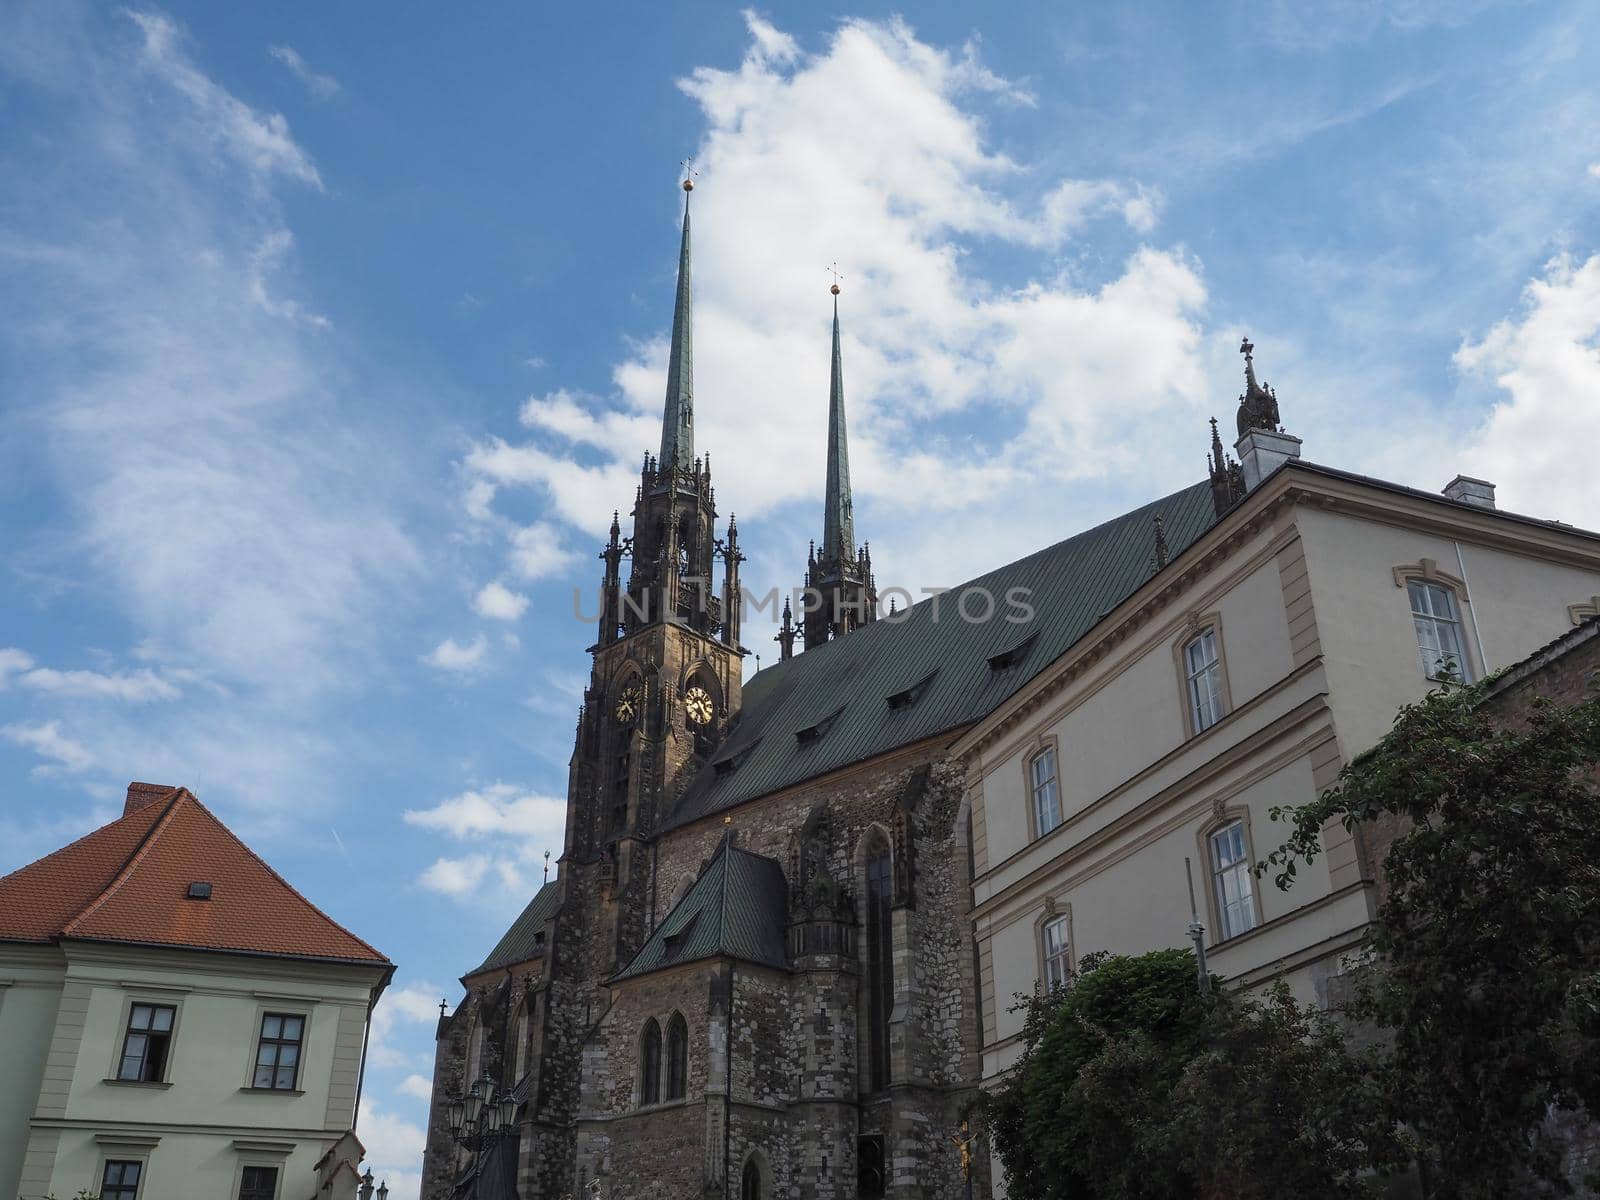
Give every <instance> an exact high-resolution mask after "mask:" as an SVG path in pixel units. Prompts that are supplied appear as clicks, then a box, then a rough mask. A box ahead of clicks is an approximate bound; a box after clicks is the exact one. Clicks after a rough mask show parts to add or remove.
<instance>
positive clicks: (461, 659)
mask: <svg viewBox="0 0 1600 1200" xmlns="http://www.w3.org/2000/svg"><path fill="white" fill-rule="evenodd" d="M488 651H489V639H488V638H487V637H485V636H484V635H483V634H481V633H480V634H478V636H477V637H475V638H473V639H472V640H471V641H470V642H466V643H462V642H458V641H456V640H455V638H445V640H444V641H442V642H440V643H439V644H438V645H437V646H435V647H434V648H433V649H432V650H430V651H428V653H426V654H424V655H423V656H422V661H423V662H425V663H427V664H428V665H429V666H430V667H436V668H438V669H439V670H441V671H451V672H453V673H455V674H457V675H470V674H472V673H474V672H475V671H478V670H479V669H480V668H482V667H483V665H484V657H485V656H486V655H487V654H488Z"/></svg>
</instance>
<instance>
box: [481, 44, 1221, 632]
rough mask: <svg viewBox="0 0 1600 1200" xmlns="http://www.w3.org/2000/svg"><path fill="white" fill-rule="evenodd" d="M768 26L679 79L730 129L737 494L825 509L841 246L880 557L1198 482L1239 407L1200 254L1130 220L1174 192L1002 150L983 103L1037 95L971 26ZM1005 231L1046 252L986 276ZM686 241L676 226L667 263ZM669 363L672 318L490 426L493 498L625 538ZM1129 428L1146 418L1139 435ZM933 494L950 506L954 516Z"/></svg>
mask: <svg viewBox="0 0 1600 1200" xmlns="http://www.w3.org/2000/svg"><path fill="white" fill-rule="evenodd" d="M747 22H748V24H749V26H750V44H749V50H748V53H747V54H746V57H745V59H744V61H743V62H742V63H740V64H739V65H738V67H737V68H735V69H730V70H718V69H713V68H709V67H702V68H699V69H697V70H696V71H695V72H694V73H693V74H692V76H691V77H690V78H689V79H688V80H686V81H684V83H683V84H682V86H683V88H684V90H685V91H686V92H687V93H688V94H689V95H690V96H691V97H692V98H693V99H694V100H695V101H696V102H697V103H698V104H699V105H700V107H701V109H702V111H703V113H704V115H705V119H706V122H707V126H708V131H707V134H706V136H705V139H704V142H703V144H702V145H701V147H700V150H699V152H698V153H697V154H696V156H695V159H696V163H697V165H698V166H699V167H700V168H701V169H702V170H703V172H704V175H703V179H702V186H700V187H698V188H697V189H696V190H695V192H694V194H693V197H692V203H693V206H694V238H695V261H694V271H695V279H694V285H695V384H696V389H695V390H696V411H695V418H696V426H697V429H696V445H697V449H700V450H708V451H711V452H713V453H714V456H715V460H716V461H715V464H714V465H715V471H716V476H715V477H716V480H717V491H718V501H719V504H720V505H721V507H722V513H723V516H724V517H726V515H727V514H728V512H729V511H730V510H733V511H737V513H738V514H739V516H740V518H741V523H742V524H745V525H746V527H747V538H748V537H749V536H750V534H749V533H748V529H749V525H748V522H749V521H750V520H752V519H757V520H759V519H760V518H762V517H764V516H766V515H769V514H771V513H772V512H773V511H774V510H775V509H777V508H778V507H779V506H782V505H788V504H792V503H794V502H796V501H799V502H802V503H805V504H814V503H815V499H816V496H817V494H818V492H819V490H820V487H821V481H822V477H823V454H824V444H825V426H826V421H827V410H826V400H825V398H826V395H827V386H828V354H827V337H828V332H827V331H828V320H829V317H830V315H831V314H830V307H829V304H828V296H827V292H826V288H827V284H828V282H829V281H828V278H827V276H826V274H825V273H824V271H823V265H824V264H826V263H828V262H830V261H832V260H834V259H837V260H838V261H839V262H840V263H841V265H842V266H843V269H844V272H845V276H846V278H845V281H844V288H845V291H844V294H843V296H842V297H841V318H842V322H843V336H844V361H845V381H846V382H845V390H846V394H847V397H848V401H847V402H848V404H849V406H850V438H851V446H850V454H851V474H852V480H853V482H854V485H855V488H856V495H857V513H858V520H859V521H860V522H861V524H860V526H858V533H860V534H862V535H863V536H867V537H870V538H871V539H872V541H873V548H874V552H875V553H874V557H875V564H876V565H879V566H880V568H881V569H880V572H879V574H880V579H884V578H888V577H890V576H891V575H892V576H895V577H897V578H899V579H915V580H917V581H920V582H926V581H931V582H935V583H939V584H946V583H951V582H956V581H958V580H959V579H961V578H964V577H966V574H969V573H972V572H973V571H974V570H976V569H981V568H982V567H984V566H988V565H994V564H997V563H998V562H1001V561H1004V559H1005V558H1006V557H1008V556H1011V555H1013V554H1015V553H1022V552H1025V551H1026V550H1028V549H1032V548H1035V547H1037V546H1038V545H1040V544H1044V543H1047V542H1049V541H1053V540H1055V539H1056V538H1058V537H1060V536H1062V534H1063V533H1064V532H1066V530H1065V529H1064V528H1063V527H1062V524H1061V520H1060V514H1059V512H1058V511H1056V510H1055V509H1054V508H1053V506H1040V505H1038V504H1037V502H1036V498H1037V496H1038V494H1039V491H1040V489H1045V490H1052V489H1053V490H1054V491H1056V492H1057V494H1064V493H1065V492H1066V491H1067V489H1068V488H1069V487H1070V486H1071V485H1073V484H1083V485H1085V486H1086V487H1087V486H1088V484H1089V483H1090V482H1091V481H1096V482H1098V481H1100V480H1105V479H1108V478H1109V479H1111V480H1112V481H1113V482H1112V485H1111V486H1096V487H1095V489H1094V492H1093V495H1092V504H1093V505H1094V506H1095V507H1090V508H1087V509H1085V510H1084V511H1081V512H1080V513H1079V514H1078V517H1077V518H1076V520H1077V521H1078V522H1079V524H1081V523H1082V522H1086V521H1088V520H1092V519H1094V518H1095V517H1097V516H1100V515H1102V514H1105V515H1108V510H1112V509H1113V506H1115V505H1117V504H1118V503H1119V502H1120V501H1121V500H1122V499H1123V498H1124V497H1123V496H1119V495H1118V493H1117V488H1118V487H1124V488H1125V487H1127V486H1131V484H1130V483H1128V482H1127V481H1129V480H1131V479H1132V478H1133V474H1132V473H1129V474H1127V475H1124V476H1120V477H1119V472H1123V471H1124V470H1125V469H1126V468H1128V467H1130V466H1137V467H1138V472H1137V474H1138V476H1139V477H1140V482H1139V489H1140V494H1139V495H1138V496H1136V497H1127V498H1129V499H1144V498H1147V496H1148V494H1149V492H1150V491H1151V490H1154V489H1157V488H1161V487H1164V486H1169V485H1170V486H1174V487H1176V486H1179V485H1181V484H1183V483H1186V482H1192V480H1193V478H1194V476H1195V473H1196V472H1195V467H1194V464H1195V462H1196V461H1197V458H1198V454H1199V453H1201V452H1203V447H1204V444H1205V424H1204V418H1205V417H1206V416H1207V415H1208V414H1209V412H1210V406H1211V405H1214V404H1215V402H1216V401H1215V396H1214V394H1213V393H1212V392H1211V391H1210V389H1209V387H1208V379H1207V374H1206V369H1205V368H1206V362H1207V353H1206V350H1205V347H1203V346H1202V341H1201V333H1200V324H1199V319H1200V316H1201V315H1202V313H1203V311H1204V308H1205V305H1206V301H1207V297H1206V290H1205V287H1204V285H1203V283H1202V281H1201V278H1200V274H1199V269H1198V266H1197V265H1196V264H1195V263H1194V262H1193V261H1191V260H1190V259H1189V258H1188V257H1187V256H1186V255H1185V254H1183V253H1182V252H1180V251H1175V250H1163V249H1160V248H1156V247H1153V246H1144V247H1140V246H1138V245H1137V244H1136V242H1135V241H1134V239H1137V238H1138V237H1141V236H1144V235H1148V234H1150V233H1151V232H1152V231H1153V230H1154V229H1155V227H1156V222H1157V219H1158V216H1159V212H1160V207H1161V203H1162V199H1161V196H1160V194H1159V193H1158V192H1157V191H1156V190H1154V189H1153V188H1151V187H1149V186H1147V185H1144V184H1142V183H1141V182H1140V181H1137V180H1124V179H1103V180H1092V179H1091V180H1080V179H1070V178H1060V177H1055V178H1051V177H1048V176H1047V175H1046V174H1045V172H1043V171H1042V170H1040V169H1039V168H1038V167H1036V166H1035V165H1034V164H1029V163H1022V162H1017V161H1014V160H1013V159H1011V158H1010V157H1008V156H1007V155H1005V154H1003V153H1000V152H999V151H997V150H996V149H994V148H993V147H991V146H990V145H989V144H988V142H987V140H986V136H985V120H984V114H983V112H982V111H981V109H982V106H983V105H992V104H993V103H994V102H996V101H997V100H999V101H1005V102H1017V101H1021V100H1023V99H1024V98H1025V97H1026V91H1025V89H1023V88H1021V87H1019V86H1017V85H1014V84H1011V83H1008V81H1005V80H1002V79H999V78H998V77H997V76H995V75H994V74H993V73H992V72H990V71H988V70H987V68H985V67H984V66H983V64H982V62H981V60H980V58H979V56H978V49H977V47H976V45H974V44H969V45H967V46H963V47H960V48H959V49H956V50H953V51H951V50H944V49H940V48H937V47H934V46H930V45H928V44H926V43H924V42H922V41H921V40H919V39H918V38H917V37H916V35H915V34H914V33H913V32H912V31H911V30H910V28H909V27H908V26H906V25H905V24H904V23H903V22H900V21H893V20H891V21H886V22H872V21H862V20H852V21H846V22H844V23H842V24H841V25H840V26H839V28H838V29H837V31H836V33H835V34H834V36H833V37H832V39H831V40H830V41H829V42H828V44H827V45H826V47H825V48H824V49H823V50H822V51H821V52H820V53H815V54H808V53H806V52H805V51H804V50H801V49H800V48H799V46H798V44H797V43H794V42H793V39H792V38H790V37H789V35H787V34H784V33H782V32H781V31H778V30H777V29H775V28H774V27H773V26H771V25H770V24H769V23H768V22H766V21H764V20H762V19H760V18H756V17H750V16H747ZM1102 232H1104V234H1105V235H1106V236H1105V238H1103V239H1101V238H1100V235H1101V233H1102ZM1089 234H1093V235H1094V236H1095V237H1096V238H1097V239H1099V240H1101V241H1103V242H1105V243H1106V244H1107V245H1115V244H1117V242H1116V241H1115V239H1121V242H1120V244H1121V245H1122V246H1123V249H1122V250H1121V251H1120V253H1121V254H1122V259H1121V262H1120V265H1113V266H1111V267H1110V268H1109V269H1102V270H1103V277H1097V278H1094V279H1092V280H1090V279H1086V278H1080V277H1079V275H1078V268H1077V267H1076V266H1075V264H1076V263H1078V262H1079V261H1080V260H1081V259H1083V258H1084V257H1085V256H1084V255H1083V253H1082V251H1081V250H1080V249H1079V248H1077V247H1076V246H1074V245H1073V244H1071V239H1073V238H1074V237H1076V236H1079V235H1085V236H1087V235H1089ZM989 244H993V245H998V246H1000V247H1002V248H1004V249H1006V250H1016V249H1021V250H1025V251H1027V252H1028V254H1029V256H1030V260H1031V261H1033V262H1035V263H1037V264H1038V266H1037V273H1036V274H1035V275H1034V277H1033V278H1031V279H1028V278H1023V279H1021V280H1018V281H1012V282H1004V283H1003V282H999V281H996V280H992V279H989V278H986V277H985V276H984V275H983V273H982V269H981V265H980V264H981V259H980V252H981V251H982V250H983V249H984V248H985V246H986V245H989ZM674 245H675V244H674V243H673V242H672V240H671V235H670V233H669V232H668V230H667V229H665V228H664V229H663V231H662V258H663V261H664V262H665V263H670V262H671V257H670V255H671V249H672V248H673V247H674ZM1041 251H1043V252H1044V253H1043V254H1041V253H1040V252H1041ZM1057 254H1059V255H1060V257H1059V258H1057V257H1052V256H1054V255H1057ZM1009 257H1015V256H1014V255H1010V256H1009ZM1093 257H1094V258H1095V261H1096V262H1098V261H1100V260H1101V256H1100V255H1096V256H1093ZM1115 261H1116V260H1115V259H1113V262H1115ZM667 272H670V266H668V267H667V268H666V272H664V273H663V278H662V279H661V296H662V298H663V300H664V299H665V297H666V296H668V295H670V286H671V285H670V282H669V276H668V275H667ZM665 371H666V344H665V339H664V338H662V337H656V338H653V339H651V340H649V341H645V342H643V343H640V344H637V345H635V346H634V347H632V348H631V350H630V352H629V353H627V354H626V355H625V356H624V357H623V358H622V359H621V360H620V361H618V362H617V363H616V364H615V366H614V368H613V373H612V376H613V383H614V391H613V393H612V394H610V395H607V396H605V397H603V398H596V397H592V396H585V395H582V394H580V393H578V392H575V391H572V390H570V389H562V388H557V389H555V390H552V391H550V392H548V393H546V394H542V395H539V396H535V397H533V398H531V399H530V400H529V401H528V402H527V403H526V404H525V405H524V406H523V409H522V414H521V417H522V423H523V425H524V427H525V429H526V430H527V436H526V437H525V439H523V440H520V441H516V442H513V441H508V440H505V439H501V438H490V439H486V440H484V441H482V442H481V443H479V444H478V445H476V446H475V447H473V449H472V450H471V452H470V453H469V454H468V455H467V456H466V459H465V461H464V464H463V465H464V467H465V470H466V473H467V475H468V477H469V478H471V479H474V480H478V481H481V482H483V483H485V484H487V485H488V486H489V487H490V488H492V489H493V492H492V493H490V492H488V491H487V490H485V491H482V492H479V493H478V494H477V497H476V499H477V500H478V501H480V502H481V504H483V505H488V506H492V505H495V504H501V503H507V502H508V499H509V494H510V493H513V492H517V491H521V490H524V489H529V490H532V491H533V492H534V493H535V494H537V495H540V496H541V497H542V498H544V499H546V500H547V501H548V503H549V505H550V508H551V512H552V514H553V516H554V517H559V518H560V519H561V520H563V521H565V522H567V523H569V524H571V525H574V526H576V527H578V528H580V529H582V530H584V531H585V532H586V533H587V534H589V535H591V536H604V531H605V528H606V526H607V524H608V523H609V520H610V515H611V512H612V510H613V509H614V508H617V507H619V501H622V502H625V501H626V499H627V497H629V496H630V495H631V494H632V492H633V488H634V486H635V484H636V482H637V478H638V455H639V454H640V453H641V452H643V451H645V450H650V449H653V448H654V446H655V443H656V440H657V438H658V437H659V424H658V422H659V419H660V417H659V414H660V410H661V397H662V394H663V391H664V386H663V385H664V376H665ZM1134 423H1137V424H1138V425H1139V426H1140V428H1142V429H1145V430H1148V431H1150V432H1149V435H1148V436H1145V437H1142V438H1140V439H1138V441H1137V444H1134V443H1133V442H1132V441H1130V439H1129V438H1128V436H1127V431H1128V429H1129V427H1130V425H1131V424H1134ZM1197 446H1198V447H1200V448H1201V450H1200V451H1197V450H1196V447H1197ZM930 505H937V506H940V507H942V508H945V509H946V510H948V511H949V513H950V514H951V515H950V516H949V517H948V518H947V519H945V520H942V521H941V522H940V528H939V530H938V531H937V533H936V534H935V533H933V532H931V531H930V530H929V529H928V527H927V522H926V513H927V509H928V507H929V506H930ZM957 514H959V516H958V515H957ZM1079 524H1075V525H1074V526H1073V527H1079ZM801 536H802V540H800V541H799V543H798V547H797V548H795V552H794V559H795V561H793V562H791V563H789V564H787V566H786V567H784V568H783V570H784V572H785V574H784V575H783V576H782V577H780V578H774V579H771V580H768V579H765V578H758V577H757V575H756V572H758V571H759V570H761V569H763V568H765V567H766V566H767V564H766V563H764V562H762V561H760V559H759V557H758V559H757V561H754V562H752V564H751V566H750V570H749V574H748V576H747V577H748V578H749V580H750V582H751V583H752V584H755V585H760V586H765V585H767V584H769V583H779V582H781V583H784V584H785V585H788V584H792V582H793V579H792V578H790V577H789V575H792V574H798V572H799V570H800V569H801V568H802V567H803V558H804V541H803V537H804V535H803V534H802V535H801ZM749 544H750V545H751V546H752V547H754V548H759V547H758V546H757V543H756V542H755V541H754V540H751V541H750V543H749ZM880 552H881V555H882V557H881V559H880V558H879V554H880ZM538 562H539V559H538V557H537V556H535V558H534V563H535V564H537V563H538ZM939 575H942V576H945V577H944V578H934V576H939ZM952 575H953V578H952V577H950V576H952ZM752 644H754V643H752Z"/></svg>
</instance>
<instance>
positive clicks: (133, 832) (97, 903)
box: [0, 785, 389, 966]
mask: <svg viewBox="0 0 1600 1200" xmlns="http://www.w3.org/2000/svg"><path fill="white" fill-rule="evenodd" d="M140 786H141V787H142V788H143V789H144V790H143V792H142V793H141V795H140V796H139V797H138V798H137V799H136V798H135V797H133V796H132V795H131V794H130V802H129V811H127V812H125V813H124V814H123V816H121V817H120V818H118V819H117V820H115V821H112V822H111V823H110V824H109V825H102V826H101V827H100V828H99V829H97V830H95V831H94V832H93V833H91V834H88V835H87V836H85V837H82V838H79V839H78V840H77V841H75V842H73V843H72V844H71V845H69V846H64V847H62V848H61V849H60V850H57V851H56V852H55V853H54V854H47V855H46V856H45V857H44V858H41V859H39V860H38V861H37V862H34V863H30V864H29V865H28V866H25V867H23V868H21V869H20V870H17V871H13V872H12V873H11V874H10V875H6V876H4V877H3V878H0V941H10V942H41V943H50V942H55V941H60V940H62V939H68V938H81V939H85V940H89V941H104V942H128V943H136V944H140V945H152V946H174V947H183V948H188V949H198V950H221V951H234V952H243V953H249V954H268V955H281V956H284V957H292V958H312V959H328V960H337V961H344V962H362V963H376V964H382V965H385V966H387V965H389V960H388V959H387V958H385V957H384V956H383V955H382V954H380V953H379V952H378V951H377V950H374V949H373V948H372V947H371V946H369V945H367V943H366V942H364V941H362V940H361V939H360V938H358V937H356V936H355V935H354V934H353V933H351V932H349V931H348V930H347V929H344V928H343V927H342V926H340V925H338V924H336V923H335V922H334V921H333V920H332V919H331V918H330V917H328V916H327V915H326V914H325V913H323V912H322V911H321V910H320V909H319V908H317V907H316V905H314V904H312V903H311V902H310V901H309V900H307V899H306V898H305V897H304V896H302V895H301V894H300V893H299V892H297V891H295V889H294V888H292V887H290V886H289V884H288V883H286V882H285V881H284V879H283V877H282V876H280V875H279V874H278V873H277V872H276V871H274V870H273V869H272V868H271V867H269V866H268V865H267V864H266V863H265V862H264V861H262V859H261V858H260V857H259V856H257V855H256V854H255V852H254V851H252V850H251V849H250V848H249V847H248V846H246V845H245V844H244V843H243V842H241V841H240V840H239V839H238V837H236V836H235V835H234V833H233V832H232V831H231V830H230V829H229V828H228V827H227V826H226V825H224V824H223V823H222V822H221V821H219V820H218V819H217V818H216V816H215V815H213V814H212V812H211V810H210V809H208V808H206V806H205V805H203V804H201V803H200V801H199V800H197V799H195V797H194V795H193V794H192V793H190V792H189V791H188V790H187V789H184V788H170V789H155V788H151V787H150V785H140ZM191 883H208V884H210V885H211V893H210V898H209V899H203V900H202V899H189V898H188V895H187V893H188V891H189V885H190V884H191Z"/></svg>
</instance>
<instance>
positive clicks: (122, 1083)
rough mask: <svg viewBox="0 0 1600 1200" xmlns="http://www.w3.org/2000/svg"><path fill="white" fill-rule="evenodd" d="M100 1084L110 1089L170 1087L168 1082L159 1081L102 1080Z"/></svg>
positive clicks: (161, 1088) (163, 1088)
mask: <svg viewBox="0 0 1600 1200" xmlns="http://www.w3.org/2000/svg"><path fill="white" fill-rule="evenodd" d="M100 1082H101V1083H109V1084H110V1085H111V1086H112V1087H136V1088H157V1089H159V1090H163V1091H164V1090H165V1089H167V1088H169V1087H171V1086H172V1084H171V1082H170V1081H167V1080H160V1079H102V1080H101V1081H100Z"/></svg>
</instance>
